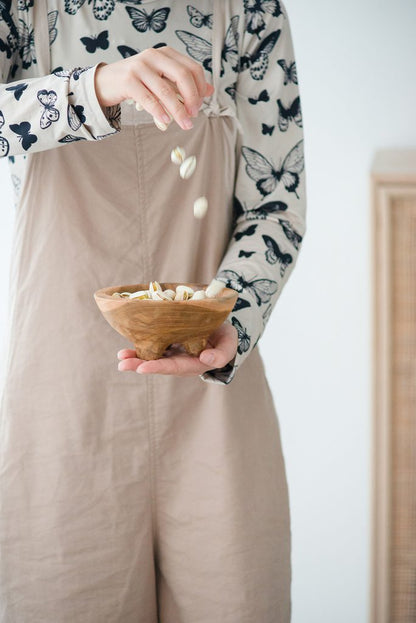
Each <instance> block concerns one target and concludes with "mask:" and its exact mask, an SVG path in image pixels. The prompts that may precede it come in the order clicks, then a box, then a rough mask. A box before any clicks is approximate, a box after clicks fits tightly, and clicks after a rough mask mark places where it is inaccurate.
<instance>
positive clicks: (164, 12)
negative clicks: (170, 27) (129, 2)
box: [126, 6, 170, 32]
mask: <svg viewBox="0 0 416 623" xmlns="http://www.w3.org/2000/svg"><path fill="white" fill-rule="evenodd" d="M126 11H127V13H128V14H129V17H130V19H131V20H132V25H133V27H134V28H135V29H136V30H138V31H139V32H147V31H148V30H153V32H162V30H165V28H166V24H167V19H168V16H169V13H170V8H167V7H165V8H163V9H155V10H154V11H152V12H151V13H147V12H146V11H145V10H144V9H143V10H142V9H135V8H134V7H129V6H127V7H126Z"/></svg>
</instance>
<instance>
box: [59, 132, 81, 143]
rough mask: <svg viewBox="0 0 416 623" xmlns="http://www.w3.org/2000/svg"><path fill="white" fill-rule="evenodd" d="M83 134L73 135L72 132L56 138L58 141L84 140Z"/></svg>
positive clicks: (73, 141)
mask: <svg viewBox="0 0 416 623" xmlns="http://www.w3.org/2000/svg"><path fill="white" fill-rule="evenodd" d="M86 140H87V139H86V138H85V137H84V136H73V135H72V134H66V136H63V137H62V138H60V139H58V143H75V142H76V141H86Z"/></svg>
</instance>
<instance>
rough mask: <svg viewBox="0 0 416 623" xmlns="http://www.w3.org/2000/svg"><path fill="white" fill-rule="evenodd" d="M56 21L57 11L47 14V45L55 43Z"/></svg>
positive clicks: (56, 33)
mask: <svg viewBox="0 0 416 623" xmlns="http://www.w3.org/2000/svg"><path fill="white" fill-rule="evenodd" d="M57 20H58V11H49V13H48V30H49V45H52V43H53V42H54V41H55V39H56V37H57V36H58V30H57V28H56V22H57Z"/></svg>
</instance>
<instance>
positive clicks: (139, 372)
mask: <svg viewBox="0 0 416 623" xmlns="http://www.w3.org/2000/svg"><path fill="white" fill-rule="evenodd" d="M141 367H142V366H138V367H137V368H136V372H137V374H143V372H145V370H140V368H141Z"/></svg>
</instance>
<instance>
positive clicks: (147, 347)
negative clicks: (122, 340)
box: [134, 341, 169, 361]
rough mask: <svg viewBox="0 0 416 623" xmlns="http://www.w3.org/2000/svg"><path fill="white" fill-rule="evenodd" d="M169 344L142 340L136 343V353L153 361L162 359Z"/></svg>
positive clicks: (140, 357)
mask: <svg viewBox="0 0 416 623" xmlns="http://www.w3.org/2000/svg"><path fill="white" fill-rule="evenodd" d="M168 346H169V344H161V343H160V342H145V341H143V342H140V344H135V346H134V347H135V349H136V355H137V356H138V358H139V359H145V360H146V361H151V360H152V359H160V358H161V357H162V356H163V353H164V352H165V350H166V349H167V347H168Z"/></svg>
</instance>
